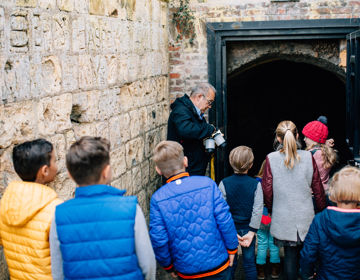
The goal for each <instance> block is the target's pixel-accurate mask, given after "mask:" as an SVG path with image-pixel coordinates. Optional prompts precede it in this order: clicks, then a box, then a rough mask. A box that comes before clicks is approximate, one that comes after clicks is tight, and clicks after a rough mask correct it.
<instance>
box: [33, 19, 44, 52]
mask: <svg viewBox="0 0 360 280" xmlns="http://www.w3.org/2000/svg"><path fill="white" fill-rule="evenodd" d="M32 24H33V30H34V45H35V48H39V47H41V45H42V42H43V38H42V37H43V36H42V33H43V30H42V22H41V20H40V16H34V17H33V19H32Z"/></svg>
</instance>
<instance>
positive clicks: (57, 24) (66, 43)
mask: <svg viewBox="0 0 360 280" xmlns="http://www.w3.org/2000/svg"><path fill="white" fill-rule="evenodd" d="M53 32H54V38H53V40H54V47H55V49H57V50H69V47H70V38H69V37H70V34H69V16H67V15H65V14H57V15H55V16H54V17H53Z"/></svg>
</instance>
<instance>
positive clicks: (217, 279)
mask: <svg viewBox="0 0 360 280" xmlns="http://www.w3.org/2000/svg"><path fill="white" fill-rule="evenodd" d="M230 276H231V274H230V267H228V268H227V269H225V270H223V271H221V272H220V273H218V274H215V275H212V276H207V277H202V278H196V280H230ZM178 279H184V278H181V277H180V276H179V277H178Z"/></svg>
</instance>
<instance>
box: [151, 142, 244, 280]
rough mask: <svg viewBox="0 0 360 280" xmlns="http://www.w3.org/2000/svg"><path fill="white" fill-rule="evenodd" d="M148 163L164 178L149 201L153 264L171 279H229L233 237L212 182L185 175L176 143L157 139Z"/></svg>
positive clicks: (225, 207) (234, 247)
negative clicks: (151, 162) (150, 161)
mask: <svg viewBox="0 0 360 280" xmlns="http://www.w3.org/2000/svg"><path fill="white" fill-rule="evenodd" d="M154 162H155V164H156V171H157V173H158V174H160V175H164V176H165V177H166V178H167V181H166V182H167V184H165V185H164V186H162V187H161V188H160V189H159V190H158V191H157V192H156V193H155V194H154V195H153V196H152V198H151V202H150V236H151V242H152V244H153V248H154V251H155V256H156V259H157V261H158V263H159V264H160V265H161V266H162V267H163V268H164V269H165V270H166V271H168V272H169V273H171V274H172V276H173V277H174V278H175V277H176V275H177V276H178V278H179V279H192V278H201V279H213V280H215V279H219V280H220V279H221V280H229V279H230V270H229V266H232V264H233V261H234V254H235V253H236V252H237V246H238V240H237V236H236V230H235V226H234V221H233V219H232V217H231V214H230V212H229V206H228V205H227V203H226V201H225V200H224V198H223V197H222V195H221V192H220V191H219V189H218V187H217V185H216V183H215V182H214V181H213V180H211V179H210V178H208V177H204V176H191V177H189V173H187V172H185V168H186V167H187V165H188V162H187V158H186V157H185V156H184V152H183V147H182V146H181V145H180V144H179V143H177V142H174V141H162V142H161V143H159V144H158V145H157V146H156V147H155V150H154Z"/></svg>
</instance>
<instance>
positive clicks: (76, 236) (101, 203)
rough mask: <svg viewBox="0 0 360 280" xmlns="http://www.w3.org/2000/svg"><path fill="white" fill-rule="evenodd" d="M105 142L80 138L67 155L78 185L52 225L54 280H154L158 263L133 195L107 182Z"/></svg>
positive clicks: (108, 180)
mask: <svg viewBox="0 0 360 280" xmlns="http://www.w3.org/2000/svg"><path fill="white" fill-rule="evenodd" d="M109 149H110V144H109V141H108V140H106V139H103V138H99V137H96V138H94V137H89V136H86V137H82V138H81V139H80V140H79V141H77V142H75V143H74V144H73V145H71V147H70V150H69V152H68V154H67V155H66V166H67V168H68V170H69V174H70V176H71V177H72V179H74V181H75V182H76V183H77V184H78V185H79V187H78V188H76V190H75V198H74V199H72V200H69V201H67V202H65V203H63V204H61V205H60V206H58V207H56V211H55V216H54V219H53V221H52V224H51V231H50V249H51V257H52V260H53V261H52V264H51V267H52V275H53V278H54V280H58V279H95V278H96V279H150V280H154V279H155V269H156V262H155V256H154V253H153V250H152V248H151V243H150V238H149V235H148V230H147V226H146V222H145V217H144V215H143V213H142V211H141V208H140V206H139V205H138V203H137V198H136V197H135V196H126V197H125V196H123V195H124V193H125V191H124V190H118V189H115V188H113V187H111V186H108V184H109V183H110V181H111V177H112V175H111V168H110V155H109Z"/></svg>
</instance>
